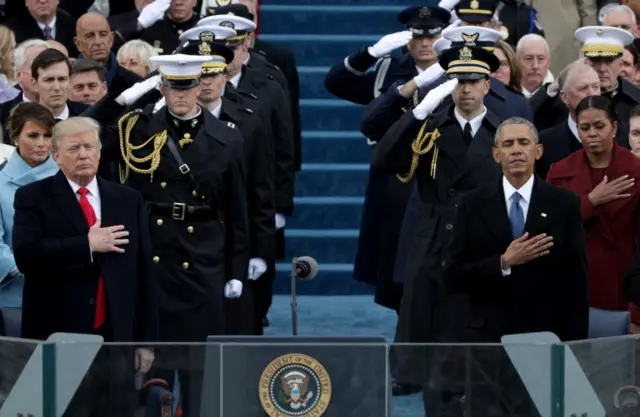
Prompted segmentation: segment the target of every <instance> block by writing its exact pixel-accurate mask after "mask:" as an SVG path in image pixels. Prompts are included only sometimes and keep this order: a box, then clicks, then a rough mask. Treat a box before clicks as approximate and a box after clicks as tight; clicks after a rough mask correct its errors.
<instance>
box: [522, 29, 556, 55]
mask: <svg viewBox="0 0 640 417" xmlns="http://www.w3.org/2000/svg"><path fill="white" fill-rule="evenodd" d="M527 42H538V43H542V44H544V46H545V49H546V50H547V55H549V44H548V43H547V40H546V39H545V38H543V37H542V36H540V35H538V34H536V33H529V34H527V35H524V36H523V37H521V38H520V40H519V41H518V44H517V45H516V54H517V55H519V54H521V53H522V48H524V44H525V43H527Z"/></svg>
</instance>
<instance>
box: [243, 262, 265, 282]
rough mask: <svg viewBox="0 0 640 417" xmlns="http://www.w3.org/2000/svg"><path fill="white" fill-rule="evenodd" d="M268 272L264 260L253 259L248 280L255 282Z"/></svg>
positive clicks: (250, 263)
mask: <svg viewBox="0 0 640 417" xmlns="http://www.w3.org/2000/svg"><path fill="white" fill-rule="evenodd" d="M266 271H267V263H266V262H265V261H264V259H262V258H251V259H250V260H249V271H248V272H247V278H248V279H249V280H251V281H255V280H257V279H258V278H260V277H261V276H262V274H264V273H265V272H266Z"/></svg>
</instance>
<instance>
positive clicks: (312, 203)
mask: <svg viewBox="0 0 640 417" xmlns="http://www.w3.org/2000/svg"><path fill="white" fill-rule="evenodd" d="M294 203H295V207H296V209H295V210H294V212H293V216H292V217H291V218H289V219H288V220H287V227H288V228H292V229H304V228H309V227H313V228H315V229H359V228H360V223H361V221H362V207H363V205H364V197H334V196H331V197H296V198H295V199H294Z"/></svg>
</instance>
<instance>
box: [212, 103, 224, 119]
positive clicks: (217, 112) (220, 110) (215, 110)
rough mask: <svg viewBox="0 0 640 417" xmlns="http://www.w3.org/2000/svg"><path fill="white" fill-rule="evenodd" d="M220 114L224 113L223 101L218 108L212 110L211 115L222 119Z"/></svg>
mask: <svg viewBox="0 0 640 417" xmlns="http://www.w3.org/2000/svg"><path fill="white" fill-rule="evenodd" d="M220 113H222V100H220V102H219V103H218V105H217V106H216V107H214V108H213V109H211V114H213V115H214V116H215V117H216V118H217V119H219V118H220Z"/></svg>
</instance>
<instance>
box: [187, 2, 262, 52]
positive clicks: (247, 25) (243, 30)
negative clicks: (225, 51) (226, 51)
mask: <svg viewBox="0 0 640 417" xmlns="http://www.w3.org/2000/svg"><path fill="white" fill-rule="evenodd" d="M243 7H244V6H243ZM196 26H222V27H226V28H230V29H233V30H235V31H236V33H237V35H236V36H233V37H231V38H229V39H227V43H228V44H232V45H238V44H240V43H242V41H244V39H245V38H246V37H247V35H248V34H249V33H251V32H253V31H254V30H256V24H255V23H254V22H253V21H252V20H250V19H247V18H245V17H240V16H236V15H232V14H216V15H213V16H209V17H205V18H203V19H200V20H199V21H198V24H197V25H196Z"/></svg>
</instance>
